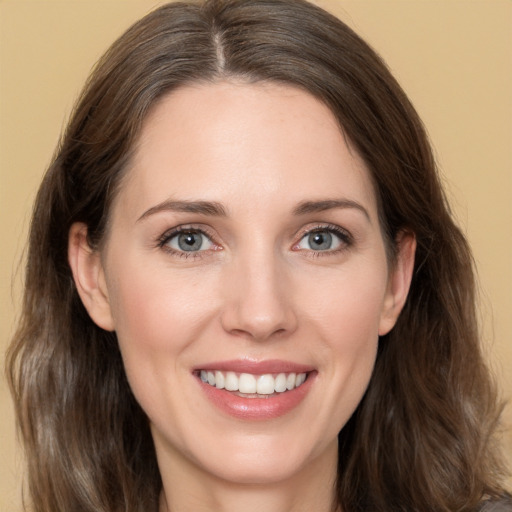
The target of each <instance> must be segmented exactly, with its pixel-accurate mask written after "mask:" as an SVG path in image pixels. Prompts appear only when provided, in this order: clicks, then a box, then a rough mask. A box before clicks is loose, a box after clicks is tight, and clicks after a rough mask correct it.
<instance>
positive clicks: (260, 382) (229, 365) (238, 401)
mask: <svg viewBox="0 0 512 512" xmlns="http://www.w3.org/2000/svg"><path fill="white" fill-rule="evenodd" d="M193 375H194V377H195V378H196V381H197V382H198V384H199V386H200V388H201V389H202V391H203V396H205V397H206V398H207V400H208V401H209V402H210V403H211V404H213V405H214V406H215V407H216V408H217V410H220V411H221V412H223V413H224V414H227V415H228V416H230V417H234V418H236V419H241V420H250V421H255V420H270V419H274V418H278V417H281V416H284V415H286V414H288V413H291V412H292V411H293V410H295V409H297V408H298V407H299V405H300V404H301V403H303V401H304V400H305V398H306V397H307V396H308V394H309V392H310V390H311V389H312V388H313V386H314V382H315V380H316V376H317V375H318V372H317V371H316V370H315V369H314V368H312V367H310V366H305V365H299V364H294V363H289V362H283V361H266V362H253V361H247V360H238V361H226V362H220V363H210V364H208V365H204V366H202V367H196V369H195V370H194V371H193Z"/></svg>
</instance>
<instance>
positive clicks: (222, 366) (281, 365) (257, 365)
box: [194, 359, 315, 375]
mask: <svg viewBox="0 0 512 512" xmlns="http://www.w3.org/2000/svg"><path fill="white" fill-rule="evenodd" d="M314 369H315V368H314V367H313V366H311V365H306V364H300V363H295V362H292V361H284V360H280V359H269V360H265V361H255V360H252V359H233V360H231V361H212V362H208V363H204V364H203V365H199V366H197V367H195V368H194V371H199V370H219V371H221V372H222V371H223V372H235V373H251V374H253V375H263V374H267V373H308V372H311V371H313V370H314Z"/></svg>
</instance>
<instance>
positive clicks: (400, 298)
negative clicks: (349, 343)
mask: <svg viewBox="0 0 512 512" xmlns="http://www.w3.org/2000/svg"><path fill="white" fill-rule="evenodd" d="M396 245H397V254H396V257H395V261H394V262H393V265H392V267H391V269H390V274H389V278H388V288H387V291H386V296H385V298H384V304H383V308H382V314H381V318H380V324H379V336H384V335H385V334H387V333H388V332H389V331H391V329H392V328H393V327H394V326H395V323H396V321H397V319H398V316H399V315H400V312H401V311H402V308H403V307H404V304H405V301H406V299H407V294H408V293H409V287H410V285H411V280H412V273H413V270H414V255H415V252H416V237H415V236H414V234H413V233H411V232H406V231H401V232H400V233H399V234H398V236H397V239H396Z"/></svg>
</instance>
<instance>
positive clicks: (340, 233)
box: [293, 224, 354, 258]
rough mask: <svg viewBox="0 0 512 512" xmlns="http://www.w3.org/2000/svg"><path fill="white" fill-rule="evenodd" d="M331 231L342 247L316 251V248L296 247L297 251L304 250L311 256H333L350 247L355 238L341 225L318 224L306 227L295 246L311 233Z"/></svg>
mask: <svg viewBox="0 0 512 512" xmlns="http://www.w3.org/2000/svg"><path fill="white" fill-rule="evenodd" d="M325 232H327V233H331V234H333V235H335V236H336V237H337V238H338V239H339V240H340V247H338V248H337V249H328V250H325V251H315V250H312V249H311V250H306V249H300V248H298V249H296V250H297V251H304V253H305V254H306V255H307V256H308V257H311V258H320V257H325V256H332V255H335V254H339V253H341V252H343V251H346V250H347V249H349V248H350V247H351V246H352V245H353V243H354V238H353V236H352V235H351V234H350V233H349V232H348V231H347V230H345V229H343V228H341V227H340V226H337V225H336V224H318V225H317V226H315V227H308V228H306V229H304V230H303V231H302V232H301V234H300V237H299V241H298V242H297V243H295V244H294V245H293V247H297V246H298V244H299V243H300V242H301V241H302V240H303V239H304V238H305V237H306V236H309V235H312V234H314V233H325Z"/></svg>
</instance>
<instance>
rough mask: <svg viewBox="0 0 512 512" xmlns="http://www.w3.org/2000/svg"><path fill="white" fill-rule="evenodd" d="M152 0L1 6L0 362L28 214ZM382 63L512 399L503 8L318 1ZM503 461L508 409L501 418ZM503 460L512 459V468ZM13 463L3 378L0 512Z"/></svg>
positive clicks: (508, 75)
mask: <svg viewBox="0 0 512 512" xmlns="http://www.w3.org/2000/svg"><path fill="white" fill-rule="evenodd" d="M161 3H163V2H158V1H150V0H138V1H128V0H116V1H107V0H96V1H82V0H63V1H55V0H53V1H52V0H38V1H25V0H0V240H1V244H0V354H1V356H0V359H1V360H3V354H4V351H5V348H6V346H7V343H8V339H9V337H10V335H11V333H12V331H13V325H14V322H15V318H16V314H17V311H18V303H19V296H20V283H21V275H22V272H21V271H18V272H17V269H18V265H19V263H18V262H19V259H20V257H21V255H22V252H23V248H24V244H25V238H26V231H27V224H28V221H29V215H30V208H31V203H32V201H33V198H34V194H35V192H36V189H37V186H38V183H39V181H40V179H41V176H42V173H43V171H44V169H45V167H46V165H47V164H48V162H49V160H50V157H51V154H52V152H53V149H54V147H55V144H56V142H57V139H58V136H59V133H60V131H61V128H62V126H63V124H64V123H65V121H66V118H67V116H68V114H69V112H70V109H71V108H72V105H73V102H74V100H75V98H76V96H77V94H78V91H79V89H80V87H81V85H82V84H83V82H84V80H85V78H86V76H87V74H88V72H89V70H90V68H91V66H92V65H93V64H94V62H95V61H96V59H97V58H98V57H99V56H100V55H101V53H102V51H103V50H105V49H106V48H107V46H108V45H109V44H110V43H111V42H112V41H113V40H114V38H116V37H117V36H118V35H119V34H120V33H121V32H122V31H123V30H124V29H125V28H127V27H128V25H129V24H130V23H131V22H133V21H134V20H136V19H137V18H139V17H140V16H142V15H143V14H145V13H146V12H148V11H149V10H151V9H152V8H153V7H154V6H156V5H159V4H161ZM318 3H320V4H321V5H323V6H325V7H327V8H328V9H330V10H331V11H332V12H334V13H335V14H337V15H339V16H340V17H341V18H342V19H343V20H344V21H346V22H347V23H348V24H349V25H351V26H352V27H354V28H355V29H356V30H357V31H358V32H359V33H360V34H361V35H362V36H363V37H364V38H366V39H367V41H368V42H369V43H370V44H372V45H373V46H374V47H375V48H376V49H377V50H378V51H379V53H380V54H381V55H382V56H383V57H384V59H385V60H386V61H387V63H388V65H389V66H390V68H391V70H392V71H393V72H394V73H395V76H396V77H397V78H398V80H399V81H400V82H401V84H402V86H403V87H404V88H405V90H406V92H407V93H408V94H409V96H410V98H411V99H412V101H413V103H414V104H415V106H416V108H417V109H418V111H419V113H420V115H421V116H422V118H423V120H424V122H425V124H426V126H427V128H428V131H429V133H430V136H431V139H432V142H433V145H434V148H435V150H436V155H437V159H438V163H439V166H440V169H441V172H442V175H443V179H444V181H445V183H446V187H447V191H448V196H449V198H450V199H451V202H452V205H453V208H454V212H455V215H456V217H457V218H458V220H459V222H460V224H461V225H462V227H463V229H464V230H465V232H466V233H467V235H468V237H469V239H470V242H471V243H472V246H473V248H474V254H475V259H476V263H477V266H478V272H479V277H480V283H481V288H482V293H481V308H480V311H481V317H482V326H483V327H482V330H483V334H484V336H483V338H484V342H485V347H486V350H487V351H488V353H489V354H490V356H489V357H490V361H491V364H492V367H493V369H494V372H495V374H496V375H497V378H498V379H499V382H500V386H501V390H502V393H503V396H504V397H505V398H509V399H510V398H511V397H512V341H511V337H512V149H511V148H512V92H511V91H512V2H511V1H510V0H438V1H436V0H351V1H348V0H347V1H345V0H323V1H319V2H318ZM505 423H506V425H507V427H506V432H505V438H506V441H507V444H506V445H505V448H504V449H506V450H509V451H510V452H509V453H512V432H511V427H510V426H511V425H512V407H510V406H508V408H507V409H506V411H505ZM511 459H512V457H511ZM21 480H22V458H21V452H20V450H19V449H18V448H17V445H16V441H15V431H14V418H13V414H12V406H11V403H10V397H9V394H8V391H7V387H6V384H5V380H4V379H3V377H1V378H0V512H11V511H13V512H16V511H17V510H20V503H21V500H20V498H19V495H20V486H21V485H20V483H21Z"/></svg>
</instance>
